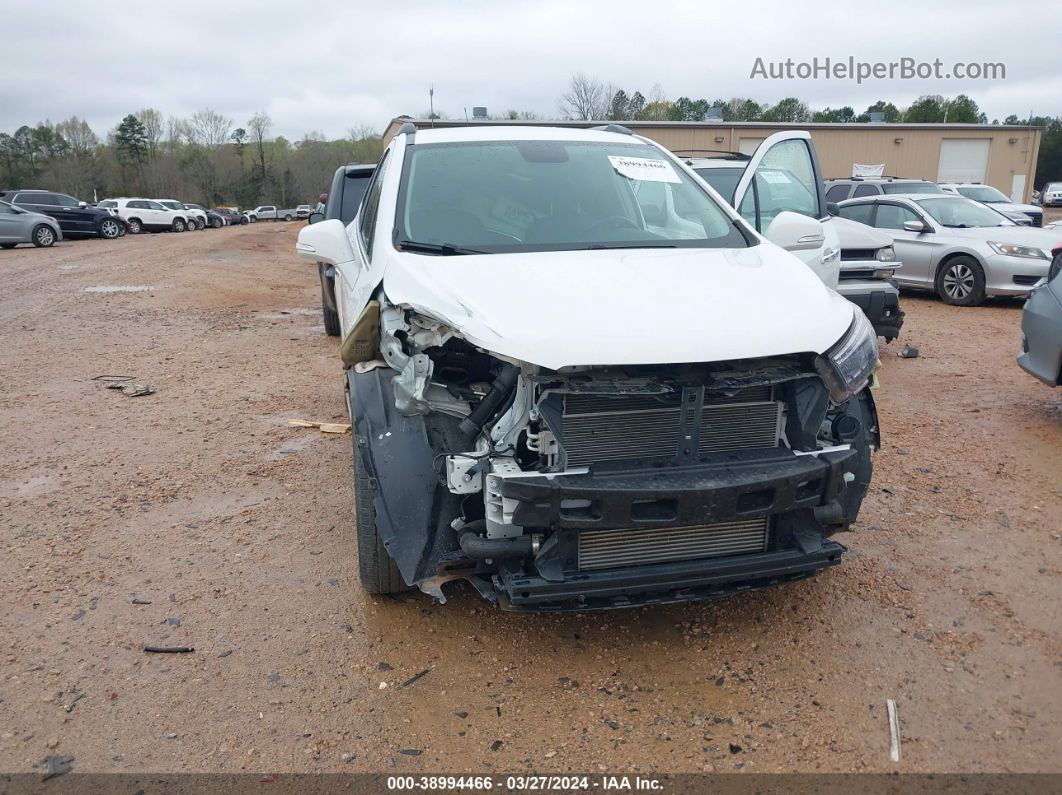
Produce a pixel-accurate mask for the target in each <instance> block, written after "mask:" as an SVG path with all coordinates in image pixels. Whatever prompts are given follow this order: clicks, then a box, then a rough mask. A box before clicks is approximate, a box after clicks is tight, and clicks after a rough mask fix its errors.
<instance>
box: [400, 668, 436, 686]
mask: <svg viewBox="0 0 1062 795" xmlns="http://www.w3.org/2000/svg"><path fill="white" fill-rule="evenodd" d="M430 671H431V669H430V668H425V669H424V670H423V671H417V673H415V674H413V676H411V677H409V679H407V680H406V681H404V682H403V683H402V684H400V685H399V687H409V686H410V685H411V684H413V683H414V682H416V681H417V680H418V679H420V678H421V677H422V676H426V675H427V674H428V673H429V672H430Z"/></svg>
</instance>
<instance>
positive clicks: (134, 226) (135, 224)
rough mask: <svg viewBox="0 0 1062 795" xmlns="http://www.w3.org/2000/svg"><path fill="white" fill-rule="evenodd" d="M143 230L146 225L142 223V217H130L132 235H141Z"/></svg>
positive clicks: (130, 232)
mask: <svg viewBox="0 0 1062 795" xmlns="http://www.w3.org/2000/svg"><path fill="white" fill-rule="evenodd" d="M143 231H144V225H143V224H141V223H140V219H139V218H130V219H129V234H131V235H139V234H140V233H141V232H143Z"/></svg>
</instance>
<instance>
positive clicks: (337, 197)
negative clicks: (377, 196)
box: [309, 164, 376, 337]
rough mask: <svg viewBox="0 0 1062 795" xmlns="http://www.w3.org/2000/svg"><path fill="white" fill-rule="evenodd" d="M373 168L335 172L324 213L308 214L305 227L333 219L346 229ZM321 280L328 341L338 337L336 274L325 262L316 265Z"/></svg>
mask: <svg viewBox="0 0 1062 795" xmlns="http://www.w3.org/2000/svg"><path fill="white" fill-rule="evenodd" d="M375 170H376V165H375V164H372V165H364V164H362V165H346V166H340V167H339V168H337V169H336V173H335V176H333V177H332V188H331V190H329V191H328V199H327V201H326V202H325V208H324V212H323V213H322V212H313V213H310V218H309V223H311V224H315V223H317V222H318V221H330V220H332V219H333V218H337V219H339V220H340V221H342V222H343V225H344V226H346V225H347V224H349V223H350V222H351V221H353V220H354V216H356V215H357V214H358V208H359V207H360V206H361V199H362V197H363V196H364V195H365V188H367V187H368V185H369V180H370V179H371V178H372V175H373V172H374V171H375ZM317 270H318V273H319V275H320V277H321V311H322V313H323V314H324V327H325V332H326V333H327V334H328V335H329V336H331V337H338V336H339V310H338V308H337V307H336V270H335V268H334V267H333V266H332V265H329V264H328V263H325V262H318V263H317Z"/></svg>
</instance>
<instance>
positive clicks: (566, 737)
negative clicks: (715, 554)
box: [0, 224, 1062, 773]
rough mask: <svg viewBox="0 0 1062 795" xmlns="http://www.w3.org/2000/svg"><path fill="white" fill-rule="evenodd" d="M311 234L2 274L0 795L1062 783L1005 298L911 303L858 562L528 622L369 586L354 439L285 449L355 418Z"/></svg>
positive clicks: (1045, 454) (1060, 544)
mask: <svg viewBox="0 0 1062 795" xmlns="http://www.w3.org/2000/svg"><path fill="white" fill-rule="evenodd" d="M297 231H298V227H297V226H296V225H294V224H290V225H285V224H258V225H255V226H248V227H237V228H226V229H223V230H218V231H213V230H207V231H203V232H195V233H185V234H181V235H175V234H165V235H151V236H146V235H145V236H139V237H128V238H125V239H121V240H117V241H84V242H74V243H64V244H62V245H59V246H57V247H56V248H54V249H52V250H44V249H32V248H24V247H23V248H19V249H16V250H14V251H5V252H0V274H2V278H3V294H2V295H0V371H2V373H3V379H2V381H0V444H2V448H0V449H2V453H0V531H2V534H0V549H2V552H0V601H2V603H3V604H4V609H3V611H2V613H0V732H2V733H0V771H4V772H29V771H31V770H33V769H34V767H33V766H34V765H35V764H37V763H39V762H40V760H41V759H42V758H44V757H45V756H46V755H49V754H58V755H64V756H72V757H74V758H75V762H74V769H75V770H76V771H80V772H89V771H123V772H130V771H138V772H143V771H167V772H169V771H204V772H232V771H244V770H249V771H275V772H292V771H344V772H346V771H375V772H385V773H391V772H442V771H454V772H465V773H474V772H502V771H506V772H523V771H530V770H534V771H536V772H561V771H579V772H588V773H596V772H599V771H606V770H607V771H609V772H616V771H619V772H626V773H634V772H639V771H643V772H648V771H655V772H680V771H703V770H718V771H732V770H735V769H740V770H745V771H757V772H766V771H782V770H798V771H888V770H900V771H952V772H954V771H1058V770H1060V769H1062V763H1060V757H1059V754H1058V750H1059V748H1060V747H1062V611H1060V610H1059V604H1060V603H1062V563H1060V561H1062V557H1060V552H1062V521H1060V518H1059V517H1060V513H1062V512H1060V509H1062V445H1060V444H1059V442H1060V441H1062V390H1051V389H1048V388H1047V387H1045V386H1043V385H1041V384H1040V383H1038V382H1036V381H1034V380H1033V379H1032V378H1030V377H1029V376H1027V375H1025V374H1024V373H1023V372H1022V371H1021V370H1020V369H1019V368H1018V366H1017V364H1016V363H1015V361H1014V357H1015V354H1016V351H1017V348H1018V345H1019V324H1020V316H1021V305H1020V303H1017V302H1012V301H994V302H990V303H989V304H987V305H986V306H983V307H981V308H977V309H956V308H952V307H948V306H945V305H943V304H942V303H941V302H939V301H938V300H936V299H934V298H931V297H924V296H923V297H920V296H918V295H906V296H905V297H904V299H903V305H904V309H905V310H906V311H907V313H908V314H907V325H906V326H905V327H904V330H903V334H902V336H901V338H900V340H899V341H898V342H895V343H893V344H892V345H890V346H887V347H883V348H882V365H883V366H882V369H881V371H880V380H881V388H880V390H879V391H878V393H877V399H878V405H879V408H880V413H881V421H882V426H883V437H884V449H883V450H882V452H881V453H880V454H879V455H878V456H877V459H876V471H875V475H874V483H873V487H872V493H871V494H870V496H869V497H868V499H867V500H866V502H865V504H864V507H863V512H862V515H861V519H860V522H859V523H858V526H857V527H856V528H855V532H852V533H848V534H845V535H843V536H840V537H839V539H838V540H841V541H842V543H844V544H845V545H847V546H848V547H849V549H850V553H849V555H848V557H847V560H846V561H845V563H843V564H842V565H841V566H839V567H836V568H833V569H830V570H828V571H826V572H824V573H822V574H821V575H819V576H818V577H815V578H812V579H810V580H806V581H802V582H800V583H797V584H794V585H790V586H787V587H783V588H779V589H775V590H772V591H765V592H759V593H750V594H746V595H742V596H739V597H736V598H732V599H729V600H727V601H722V602H714V603H706V604H693V605H680V606H668V607H653V608H644V609H637V610H631V611H619V612H609V613H592V614H582V615H571V614H569V615H560V616H536V615H518V614H510V613H504V612H500V611H498V610H496V609H494V608H492V607H491V606H490V605H488V604H487V603H485V602H483V601H481V600H480V599H479V598H478V597H477V596H476V595H475V593H474V592H473V591H472V590H471V589H470V588H465V587H462V586H461V585H457V586H448V587H449V588H450V590H449V594H450V600H449V603H448V604H446V605H438V604H436V603H434V602H433V601H431V600H430V599H429V598H428V597H427V596H424V595H421V594H413V595H409V596H403V597H402V598H372V597H369V596H366V595H365V594H364V593H363V592H362V591H361V590H360V589H359V586H358V582H357V572H356V561H355V549H354V536H353V531H352V507H353V505H352V494H351V473H350V445H351V442H350V437H349V436H336V435H328V434H323V433H320V432H319V431H317V430H315V429H303V428H294V427H289V426H288V420H289V419H292V418H304V419H309V420H335V421H345V411H344V406H343V392H342V386H341V384H342V381H341V378H342V375H341V368H340V364H339V359H338V357H337V355H336V354H337V344H336V342H335V340H334V339H331V338H328V337H326V336H325V335H324V333H323V329H322V326H321V316H320V311H319V296H318V287H317V279H316V271H315V269H314V268H313V266H311V265H309V264H307V263H304V262H301V261H299V260H298V259H297V258H296V257H295V255H294V251H293V248H294V241H295V236H296V234H297ZM904 343H911V344H913V345H915V346H917V347H918V348H919V349H920V350H921V357H920V358H916V359H901V358H898V356H897V353H898V351H899V350H900V349H901V348H902V346H903V344H904ZM100 375H132V376H136V377H137V378H138V379H140V380H143V381H146V382H148V383H149V384H150V385H151V386H153V387H154V388H155V390H156V392H155V393H154V394H152V395H148V396H143V397H126V396H125V395H123V394H121V393H120V392H118V391H116V390H108V389H105V388H104V384H103V383H102V382H100V381H97V380H93V379H94V378H95V377H96V376H100ZM134 600H137V602H134ZM139 602H146V603H139ZM146 644H147V645H164V646H166V645H188V646H193V647H195V652H194V653H192V654H172V655H169V654H167V655H152V654H145V653H144V651H143V647H144V646H145V645H146ZM425 672H426V673H425ZM418 674H423V675H421V676H420V677H419V678H416V679H414V677H416V676H417V675H418ZM886 699H895V700H896V703H897V705H898V712H899V717H900V721H901V726H902V757H901V760H900V762H899V763H898V764H897V763H893V762H890V760H889V728H888V719H887V716H886V706H885V704H886Z"/></svg>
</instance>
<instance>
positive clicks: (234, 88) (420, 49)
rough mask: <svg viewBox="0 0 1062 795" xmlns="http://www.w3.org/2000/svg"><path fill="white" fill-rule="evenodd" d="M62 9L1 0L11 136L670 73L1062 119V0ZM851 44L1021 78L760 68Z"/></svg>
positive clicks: (467, 104) (672, 90) (403, 106)
mask: <svg viewBox="0 0 1062 795" xmlns="http://www.w3.org/2000/svg"><path fill="white" fill-rule="evenodd" d="M108 7H110V8H111V9H112V10H111V11H110V12H108V11H107V9H108ZM43 8H44V6H42V5H41V4H38V3H26V2H17V0H0V19H2V25H3V29H4V30H5V33H6V34H7V35H5V36H4V50H5V62H6V63H7V64H8V72H7V79H5V80H0V131H8V132H10V131H13V130H14V129H15V128H16V127H18V126H19V125H21V124H36V123H37V122H38V121H41V120H44V119H50V120H51V121H53V122H55V121H59V120H61V119H64V118H66V117H68V116H71V115H77V116H80V117H82V118H85V119H87V120H88V121H89V122H90V123H91V125H92V127H93V128H94V129H95V130H96V132H97V133H99V134H103V133H105V132H106V131H107V130H109V129H111V128H112V127H114V125H115V124H116V123H117V122H118V121H119V120H120V119H121V117H122V116H123V115H125V114H126V113H129V112H132V111H136V110H138V109H140V108H144V107H154V108H158V109H159V110H161V111H162V112H163V114H165V115H176V116H187V115H190V114H192V113H194V112H195V111H196V110H199V109H202V108H206V107H209V108H211V109H213V110H216V111H218V112H220V113H223V114H224V115H226V116H228V117H230V118H232V119H233V120H234V121H235V122H236V123H237V124H244V123H245V122H246V120H247V118H248V117H249V116H250V115H251V114H252V113H254V112H255V111H257V110H265V111H267V112H268V113H269V115H270V116H271V117H272V118H273V120H274V122H275V125H276V126H275V129H274V132H275V133H277V134H282V135H285V136H288V137H290V138H301V137H302V135H303V134H304V133H307V132H310V131H313V130H320V131H323V132H324V133H325V134H326V135H328V136H340V135H343V134H344V132H345V131H346V130H347V129H348V128H351V127H355V126H359V125H371V126H372V127H375V128H377V129H382V128H383V127H384V126H385V125H386V123H387V121H388V120H389V119H391V118H392V117H394V116H396V115H398V114H401V113H409V114H413V115H422V114H423V113H424V112H425V111H426V110H427V108H428V86H429V85H431V84H434V86H435V106H436V108H437V109H440V110H442V111H443V112H445V113H446V114H448V115H449V116H450V117H451V118H459V117H462V116H463V114H464V110H463V109H464V108H468V110H469V113H471V106H472V105H486V106H487V107H488V108H489V110H490V111H491V112H498V113H500V112H502V111H504V110H506V109H509V108H515V109H519V110H532V111H535V112H537V113H539V114H540V115H543V116H550V115H555V114H556V113H557V99H558V97H559V95H560V94H561V93H562V92H563V91H564V90H565V87H566V84H567V81H568V79H569V77H570V75H571V74H572V73H574V72H584V73H586V74H588V75H590V76H593V77H596V78H598V79H600V80H602V81H605V82H610V83H612V84H614V85H616V86H620V87H623V88H625V89H626V90H627V91H628V93H631V92H633V91H634V90H640V91H642V93H643V94H648V93H649V92H650V90H651V88H652V87H653V85H654V84H659V85H660V86H661V87H662V88H663V90H664V92H665V94H666V96H667V97H669V98H672V99H674V98H676V97H679V96H682V95H687V96H690V97H692V98H699V97H705V98H709V99H711V98H714V97H720V96H722V97H730V96H751V97H753V98H755V99H757V100H759V101H761V102H767V101H777V100H778V99H780V98H781V97H784V96H788V95H796V96H799V97H800V98H802V99H804V100H806V101H807V102H808V103H809V104H811V105H812V107H823V106H827V105H829V106H835V107H836V106H838V105H845V104H848V105H852V106H853V107H855V108H856V110H857V111H861V110H863V109H864V108H865V107H866V106H867V105H868V104H870V103H872V102H874V101H876V100H878V99H881V98H884V99H889V100H892V101H894V102H896V104H898V105H900V106H901V107H902V106H903V105H905V104H907V103H909V102H910V101H911V100H913V99H914V98H916V97H917V96H919V95H921V94H926V93H940V94H944V95H946V96H947V95H955V94H958V93H966V94H969V95H970V96H972V97H973V98H974V100H975V101H977V102H978V103H979V104H980V105H981V107H982V109H983V110H984V111H985V112H986V113H987V114H988V117H989V120H991V119H993V118H999V119H1002V118H1004V117H1005V116H1007V115H1008V114H1010V113H1016V114H1018V115H1025V114H1027V113H1028V112H1029V111H1033V112H1035V113H1036V114H1050V115H1062V67H1060V66H1059V65H1058V64H1057V58H1056V57H1055V53H1056V51H1057V48H1058V44H1059V40H1058V33H1059V31H1060V30H1062V4H1057V5H1056V4H1054V3H1037V4H1033V5H1028V6H1017V5H1014V4H1008V3H1004V2H999V0H992V1H991V2H980V1H979V0H973V1H972V2H971V0H966V2H954V3H951V2H932V3H928V2H924V0H920V2H905V1H904V0H891V2H885V3H880V2H879V3H852V2H844V3H841V2H837V3H831V2H829V0H819V1H818V2H801V1H800V0H789V2H784V3H782V2H779V3H767V2H756V1H755V0H743V1H742V2H734V1H733V0H731V2H726V3H720V2H715V3H711V2H705V0H699V1H694V2H679V1H677V0H653V1H652V2H644V1H643V2H633V0H611V2H584V3H580V2H574V0H570V1H569V2H554V1H553V0H544V1H543V2H522V1H521V0H507V1H504V2H499V0H491V1H490V2H480V0H466V2H460V3H457V2H452V3H448V2H444V1H443V0H435V2H427V1H425V0H403V2H398V3H391V2H379V0H377V2H373V3H367V2H360V0H355V1H354V2H331V0H317V1H316V2H313V3H294V2H291V3H274V2H267V0H259V2H244V0H222V2H212V3H200V2H197V1H196V0H183V2H180V3H135V4H132V5H129V4H124V5H122V6H121V7H119V6H118V5H117V4H116V5H110V4H109V3H107V2H103V3H99V2H95V3H92V2H89V3H73V2H70V3H67V2H59V3H56V4H51V5H49V6H48V9H49V13H42V9H43ZM281 9H283V10H281ZM849 56H853V57H854V58H856V59H857V60H861V61H868V62H874V61H885V62H888V61H893V60H898V59H899V58H901V57H910V58H913V59H916V60H919V61H932V60H933V59H935V58H940V59H941V60H942V61H943V62H944V64H945V66H946V67H950V65H951V64H952V63H954V62H957V61H962V62H974V61H976V62H982V61H990V62H1003V63H1005V64H1006V70H1007V71H1006V74H1007V79H1005V80H992V81H985V80H955V79H952V80H929V81H920V80H913V81H901V80H892V81H890V80H876V81H875V80H871V81H868V82H865V83H863V84H862V85H857V84H856V83H855V82H854V81H843V80H835V79H831V80H826V79H817V80H789V81H767V80H762V79H750V72H751V70H752V67H753V65H754V63H755V60H756V58H757V57H761V58H763V59H764V60H765V61H783V60H785V59H786V58H792V59H794V60H795V61H810V60H811V59H812V58H814V57H818V58H819V59H824V58H826V57H830V58H832V59H834V60H846V59H847V58H848V57H849Z"/></svg>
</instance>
